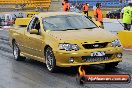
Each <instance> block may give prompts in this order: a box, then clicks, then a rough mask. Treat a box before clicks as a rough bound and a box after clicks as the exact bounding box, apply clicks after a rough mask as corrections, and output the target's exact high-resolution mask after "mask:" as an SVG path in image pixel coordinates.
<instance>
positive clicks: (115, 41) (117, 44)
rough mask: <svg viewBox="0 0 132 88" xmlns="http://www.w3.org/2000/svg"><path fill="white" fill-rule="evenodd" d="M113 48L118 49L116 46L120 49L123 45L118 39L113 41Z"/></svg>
mask: <svg viewBox="0 0 132 88" xmlns="http://www.w3.org/2000/svg"><path fill="white" fill-rule="evenodd" d="M112 46H113V47H116V46H118V47H120V46H121V43H120V41H119V40H118V39H117V40H114V41H112Z"/></svg>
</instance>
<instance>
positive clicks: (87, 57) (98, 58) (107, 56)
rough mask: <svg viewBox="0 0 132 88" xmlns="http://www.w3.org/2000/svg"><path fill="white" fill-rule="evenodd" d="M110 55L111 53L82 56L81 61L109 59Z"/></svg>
mask: <svg viewBox="0 0 132 88" xmlns="http://www.w3.org/2000/svg"><path fill="white" fill-rule="evenodd" d="M111 57H112V54H106V55H105V56H94V57H93V56H83V57H82V61H83V62H100V61H105V60H109V59H110V58H111Z"/></svg>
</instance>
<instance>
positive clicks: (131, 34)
mask: <svg viewBox="0 0 132 88" xmlns="http://www.w3.org/2000/svg"><path fill="white" fill-rule="evenodd" d="M118 37H119V39H120V41H121V43H122V45H123V47H124V48H129V49H132V31H120V32H118Z"/></svg>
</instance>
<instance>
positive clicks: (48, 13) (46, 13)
mask: <svg viewBox="0 0 132 88" xmlns="http://www.w3.org/2000/svg"><path fill="white" fill-rule="evenodd" d="M58 15H82V14H81V13H75V12H42V13H39V14H38V17H42V18H45V17H50V16H58Z"/></svg>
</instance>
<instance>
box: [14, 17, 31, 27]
mask: <svg viewBox="0 0 132 88" xmlns="http://www.w3.org/2000/svg"><path fill="white" fill-rule="evenodd" d="M30 20H31V18H16V20H15V25H16V26H22V27H27V25H28V24H29V22H30Z"/></svg>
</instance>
